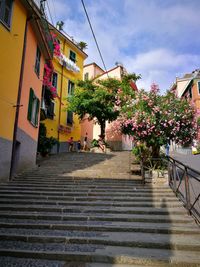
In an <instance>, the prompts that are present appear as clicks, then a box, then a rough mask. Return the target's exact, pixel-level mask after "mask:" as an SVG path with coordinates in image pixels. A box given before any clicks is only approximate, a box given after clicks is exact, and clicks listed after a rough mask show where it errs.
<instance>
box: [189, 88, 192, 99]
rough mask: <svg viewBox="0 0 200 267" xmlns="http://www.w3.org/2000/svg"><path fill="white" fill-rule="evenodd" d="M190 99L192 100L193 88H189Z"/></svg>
mask: <svg viewBox="0 0 200 267" xmlns="http://www.w3.org/2000/svg"><path fill="white" fill-rule="evenodd" d="M189 98H192V87H190V88H189Z"/></svg>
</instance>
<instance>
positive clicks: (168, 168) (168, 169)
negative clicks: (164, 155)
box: [167, 158, 171, 185]
mask: <svg viewBox="0 0 200 267" xmlns="http://www.w3.org/2000/svg"><path fill="white" fill-rule="evenodd" d="M167 171H168V185H170V180H171V178H170V177H171V172H170V159H169V158H168V166H167Z"/></svg>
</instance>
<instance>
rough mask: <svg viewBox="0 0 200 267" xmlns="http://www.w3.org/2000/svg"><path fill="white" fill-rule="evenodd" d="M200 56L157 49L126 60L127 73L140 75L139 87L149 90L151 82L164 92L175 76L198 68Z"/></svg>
mask: <svg viewBox="0 0 200 267" xmlns="http://www.w3.org/2000/svg"><path fill="white" fill-rule="evenodd" d="M199 62H200V55H193V54H176V53H174V52H173V51H170V50H167V49H158V50H153V51H149V52H146V53H141V54H137V55H136V56H135V57H134V56H133V57H128V58H126V66H127V69H128V71H130V72H132V71H134V72H136V73H140V74H141V75H142V77H143V79H142V80H141V81H139V82H138V85H139V87H142V88H146V89H148V88H150V85H151V84H152V82H155V83H157V84H159V85H160V88H161V89H162V91H163V90H166V89H168V88H169V87H170V85H171V83H172V82H173V81H174V80H175V77H176V76H180V74H181V75H182V74H183V73H187V72H190V71H192V70H193V69H195V68H197V67H198V66H199Z"/></svg>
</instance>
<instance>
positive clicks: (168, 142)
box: [165, 139, 170, 157]
mask: <svg viewBox="0 0 200 267" xmlns="http://www.w3.org/2000/svg"><path fill="white" fill-rule="evenodd" d="M165 148H166V152H165V155H166V157H169V149H170V140H169V139H167V144H166V146H165Z"/></svg>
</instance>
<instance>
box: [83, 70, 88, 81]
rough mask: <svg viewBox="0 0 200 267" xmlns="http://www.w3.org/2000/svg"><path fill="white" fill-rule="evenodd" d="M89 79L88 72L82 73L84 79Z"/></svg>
mask: <svg viewBox="0 0 200 267" xmlns="http://www.w3.org/2000/svg"><path fill="white" fill-rule="evenodd" d="M88 79H89V73H88V72H86V73H85V75H84V81H87V80H88Z"/></svg>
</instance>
